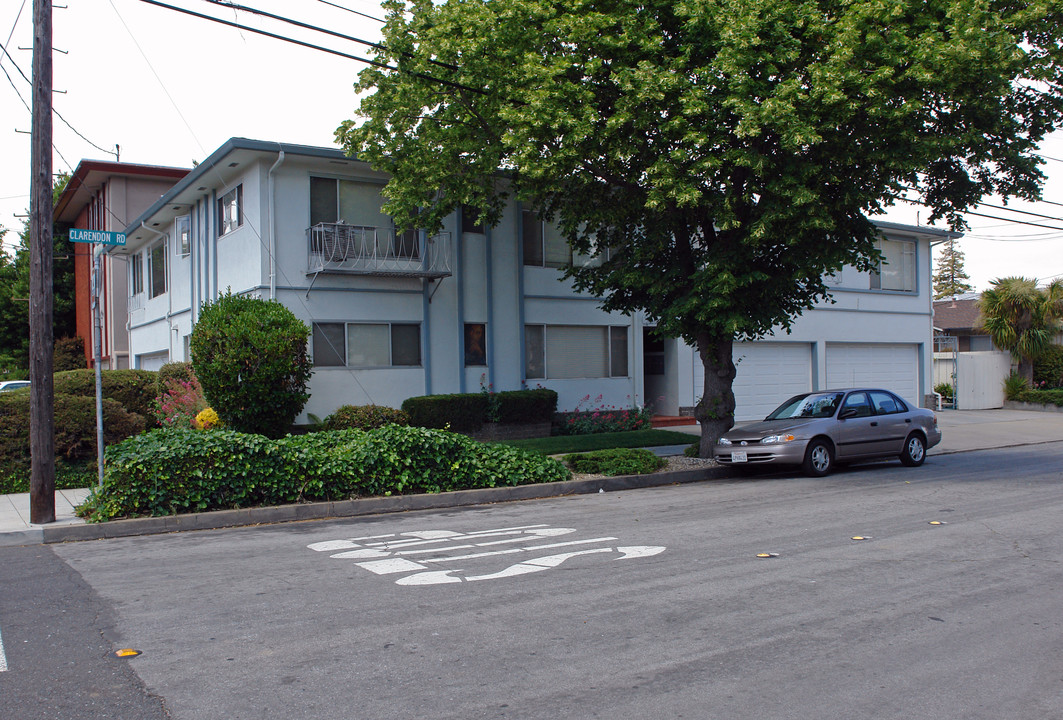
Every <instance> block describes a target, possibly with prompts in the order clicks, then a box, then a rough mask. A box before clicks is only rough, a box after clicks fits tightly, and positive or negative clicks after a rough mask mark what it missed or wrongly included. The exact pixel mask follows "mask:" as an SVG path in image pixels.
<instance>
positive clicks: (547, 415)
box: [498, 388, 557, 424]
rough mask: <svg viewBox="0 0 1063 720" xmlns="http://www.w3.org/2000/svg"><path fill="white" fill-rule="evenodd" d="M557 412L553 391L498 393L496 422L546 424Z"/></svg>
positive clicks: (540, 389) (507, 391)
mask: <svg viewBox="0 0 1063 720" xmlns="http://www.w3.org/2000/svg"><path fill="white" fill-rule="evenodd" d="M556 412H557V393H556V392H554V391H553V390H546V389H545V388H539V389H537V390H506V391H504V392H500V393H498V421H499V422H503V423H515V424H519V423H548V422H552V421H553V419H554V414H555V413H556Z"/></svg>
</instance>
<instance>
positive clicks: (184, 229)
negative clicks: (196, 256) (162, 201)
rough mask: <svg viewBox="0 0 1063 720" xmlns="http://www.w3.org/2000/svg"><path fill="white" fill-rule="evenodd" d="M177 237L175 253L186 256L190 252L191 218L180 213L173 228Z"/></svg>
mask: <svg viewBox="0 0 1063 720" xmlns="http://www.w3.org/2000/svg"><path fill="white" fill-rule="evenodd" d="M174 232H175V235H176V237H177V254H178V255H179V256H180V257H188V256H189V255H191V254H192V218H190V217H189V216H188V215H182V216H181V217H179V218H177V222H176V223H175V228H174Z"/></svg>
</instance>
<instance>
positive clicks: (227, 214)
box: [218, 183, 244, 237]
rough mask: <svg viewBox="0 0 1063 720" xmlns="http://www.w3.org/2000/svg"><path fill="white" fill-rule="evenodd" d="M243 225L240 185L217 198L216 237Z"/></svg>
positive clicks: (242, 194)
mask: <svg viewBox="0 0 1063 720" xmlns="http://www.w3.org/2000/svg"><path fill="white" fill-rule="evenodd" d="M243 224H244V186H243V184H242V183H241V184H240V185H237V186H236V187H234V188H233V189H232V190H230V191H229V192H227V193H225V194H224V195H222V196H221V197H220V198H218V237H221V236H223V235H228V234H229V233H231V232H232V231H233V230H236V229H237V228H238V227H240V226H241V225H243Z"/></svg>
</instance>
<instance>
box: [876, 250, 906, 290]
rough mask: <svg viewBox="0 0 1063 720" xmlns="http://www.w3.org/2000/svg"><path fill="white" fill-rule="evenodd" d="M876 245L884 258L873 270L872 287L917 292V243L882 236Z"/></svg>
mask: <svg viewBox="0 0 1063 720" xmlns="http://www.w3.org/2000/svg"><path fill="white" fill-rule="evenodd" d="M876 247H878V251H879V252H880V253H882V260H881V261H879V266H878V269H877V270H873V271H872V272H871V289H872V290H894V291H898V292H915V243H914V242H911V241H908V240H887V239H885V238H881V239H880V240H879V241H878V243H877V245H876Z"/></svg>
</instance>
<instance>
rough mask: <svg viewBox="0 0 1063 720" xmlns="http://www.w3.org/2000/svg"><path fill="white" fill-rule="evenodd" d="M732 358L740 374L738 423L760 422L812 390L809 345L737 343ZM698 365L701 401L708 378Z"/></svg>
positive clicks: (696, 376)
mask: <svg viewBox="0 0 1063 720" xmlns="http://www.w3.org/2000/svg"><path fill="white" fill-rule="evenodd" d="M695 357H696V356H695ZM731 357H733V358H734V362H735V370H736V372H737V375H736V376H735V381H734V384H733V385H732V387H733V389H734V394H735V420H738V421H742V420H760V419H762V418H764V416H765V415H767V414H768V413H770V412H771V411H772V410H774V409H775V408H777V407H779V405H781V404H782V401H783V400H785V399H786V398H789V397H793V396H794V395H797V394H799V393H803V392H808V391H809V390H811V389H812V346H811V345H810V344H809V343H777V342H752V343H735V344H734V350H733V352H732V353H731ZM694 365H695V367H694V392H695V397H697V398H700V397H701V396H702V394H703V393H704V390H705V374H704V372H703V371H702V367H703V366H702V364H701V361H700V360H696V361H695V363H694Z"/></svg>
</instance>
